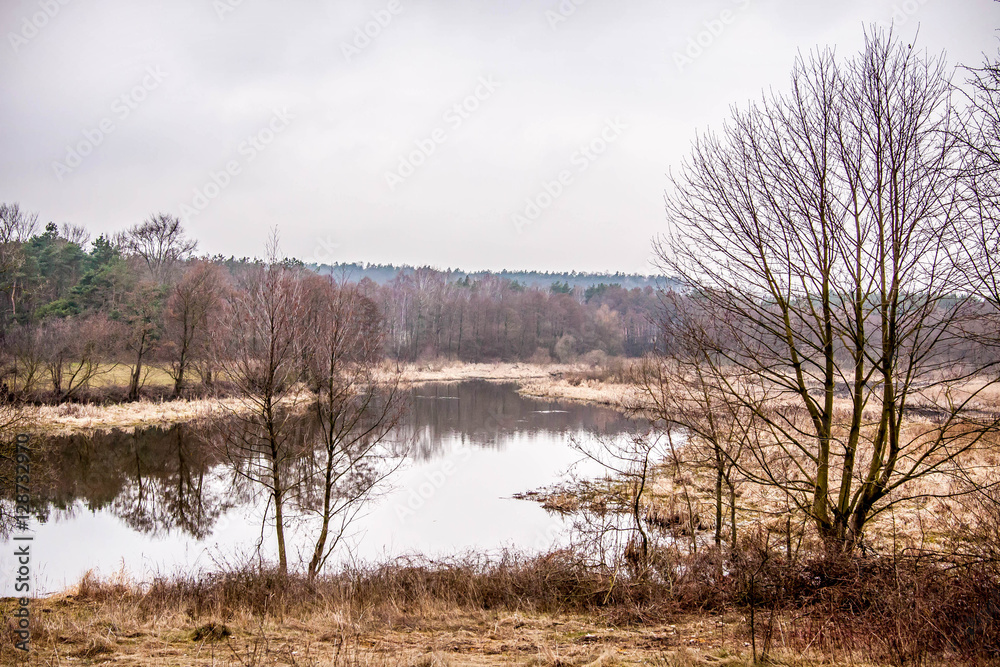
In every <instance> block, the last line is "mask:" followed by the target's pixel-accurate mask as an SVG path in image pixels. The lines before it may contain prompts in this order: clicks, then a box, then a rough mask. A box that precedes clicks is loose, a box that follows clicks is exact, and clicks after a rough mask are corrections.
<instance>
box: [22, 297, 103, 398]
mask: <svg viewBox="0 0 1000 667" xmlns="http://www.w3.org/2000/svg"><path fill="white" fill-rule="evenodd" d="M115 329H116V327H115V326H114V325H113V324H112V323H111V322H109V321H108V319H107V317H105V316H104V315H92V316H90V317H86V318H66V319H56V318H50V319H48V320H45V321H44V322H43V323H42V324H40V325H39V341H38V345H39V347H40V348H41V350H42V359H43V360H44V365H45V369H46V371H47V372H48V374H49V379H50V380H51V382H52V392H53V394H54V396H55V399H56V401H58V402H60V403H62V402H65V401H68V400H70V399H71V398H73V397H74V396H76V395H78V394H79V392H80V391H81V390H82V389H84V388H85V387H87V386H89V384H90V383H91V381H93V380H94V379H95V378H96V377H98V376H99V375H103V374H105V373H108V372H110V371H111V370H112V369H113V368H114V364H113V363H106V362H107V359H108V358H109V356H110V354H109V353H110V351H111V349H110V347H111V346H110V344H109V343H110V342H111V340H112V339H113V338H117V336H116V335H115ZM26 367H27V362H26Z"/></svg>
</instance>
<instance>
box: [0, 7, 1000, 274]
mask: <svg viewBox="0 0 1000 667" xmlns="http://www.w3.org/2000/svg"><path fill="white" fill-rule="evenodd" d="M894 16H895V26H896V30H897V31H899V32H900V33H901V34H902V35H903V36H904V38H905V39H906V40H907V41H912V40H913V37H914V35H915V34H916V33H917V31H918V29H919V37H918V38H917V45H918V46H920V47H923V48H926V49H928V50H930V51H932V52H935V53H937V52H940V51H945V52H946V53H947V56H948V60H949V62H950V63H951V64H953V65H957V64H971V65H975V64H979V63H980V62H981V61H982V59H983V53H984V52H986V53H992V54H995V53H996V51H997V44H998V42H997V34H998V33H996V29H997V28H998V27H1000V3H996V2H993V1H992V0H905V1H904V0H847V1H838V2H829V1H828V2H811V1H802V0H797V1H792V0H770V1H768V0H709V1H705V2H681V1H680V0H634V1H633V0H532V1H529V0H480V1H477V2H474V1H472V0H466V1H460V0H365V1H360V2H351V1H348V0H336V1H324V0H294V1H292V0H284V1H283V2H277V1H276V0H169V1H168V0H159V1H157V0H150V1H148V2H144V1H138V0H0V26H2V28H3V34H4V35H5V38H4V40H3V44H0V81H2V91H3V94H2V97H0V201H18V202H20V203H21V204H22V206H25V207H27V208H29V209H32V210H36V211H38V212H39V213H40V217H41V220H42V222H47V221H50V220H51V221H54V222H57V223H61V222H72V223H78V224H84V225H86V226H87V227H88V228H90V229H91V230H92V231H93V232H94V233H95V235H96V234H97V233H101V232H112V231H116V230H120V229H123V228H124V227H126V226H129V225H131V224H134V223H136V222H140V221H141V220H143V219H144V218H145V217H147V216H148V215H150V214H152V213H157V212H164V213H171V214H174V215H178V216H180V217H182V219H184V220H185V222H186V225H187V228H188V229H189V231H190V233H191V234H192V235H193V236H194V237H196V238H197V239H198V240H199V242H200V250H201V251H203V252H206V253H210V254H215V253H222V254H225V255H230V254H235V255H237V256H242V255H260V254H262V249H263V245H264V242H265V238H266V236H267V234H268V230H269V228H271V227H273V226H275V225H277V226H278V228H279V230H280V234H281V239H282V249H283V250H284V252H285V253H286V254H288V255H293V256H297V257H300V258H303V259H306V260H307V261H321V262H334V261H341V262H350V261H363V262H376V263H386V262H393V263H397V264H399V263H408V264H416V265H425V264H429V265H432V266H437V267H439V268H447V267H456V268H457V267H460V268H464V269H466V270H474V269H501V268H509V269H547V270H573V269H575V270H586V271H603V270H610V271H618V270H621V271H628V272H644V273H645V272H650V271H651V270H652V268H651V265H650V263H649V260H650V239H651V238H652V237H653V236H654V235H655V234H656V233H657V232H658V231H660V230H662V228H663V225H664V213H663V190H664V188H665V187H666V176H665V174H666V172H667V171H668V170H669V169H670V167H671V166H672V165H676V164H677V163H678V161H679V160H680V159H681V158H683V157H684V155H685V154H686V153H687V151H688V147H689V146H690V143H691V140H692V138H693V137H694V135H695V132H696V131H698V130H704V129H706V128H707V127H713V126H715V127H718V126H719V125H720V124H721V122H722V121H723V119H724V118H725V117H726V115H727V114H728V110H729V107H730V105H732V104H739V105H744V104H746V102H747V100H749V99H751V98H757V97H759V96H760V95H761V92H762V90H764V89H765V88H768V87H775V88H778V89H782V88H784V87H785V86H786V84H787V81H788V77H789V72H790V70H791V67H792V64H793V61H794V58H795V56H796V53H797V52H798V51H799V50H809V49H812V48H815V47H817V46H827V45H830V46H835V47H836V49H837V52H838V54H839V55H840V56H843V57H846V56H849V55H851V54H853V53H854V52H856V51H857V50H858V49H859V48H860V47H861V44H862V41H863V30H864V27H865V26H866V25H870V24H880V23H885V24H887V23H888V22H889V21H890V20H892V19H893V17H894Z"/></svg>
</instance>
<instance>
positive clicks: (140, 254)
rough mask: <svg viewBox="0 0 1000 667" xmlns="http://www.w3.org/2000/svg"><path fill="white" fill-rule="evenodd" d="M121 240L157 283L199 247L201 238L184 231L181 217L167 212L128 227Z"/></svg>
mask: <svg viewBox="0 0 1000 667" xmlns="http://www.w3.org/2000/svg"><path fill="white" fill-rule="evenodd" d="M120 244H121V245H122V247H123V250H124V251H125V252H126V254H130V255H133V256H135V257H137V258H138V259H139V260H140V261H141V263H142V265H143V266H144V267H145V269H146V271H147V272H148V274H149V277H150V279H151V280H153V281H154V282H157V283H165V282H169V281H170V279H171V278H172V277H173V273H174V270H175V268H176V267H177V265H178V263H179V262H181V261H182V260H185V259H187V258H188V257H190V256H191V254H192V253H193V252H194V251H195V250H196V249H197V248H198V242H197V241H195V240H193V239H190V238H188V237H187V235H186V234H185V232H184V228H183V226H182V225H181V221H180V220H178V219H177V218H176V217H174V216H172V215H167V214H164V213H157V214H155V215H152V216H150V217H149V218H147V219H146V220H145V221H144V222H142V223H140V224H138V225H135V226H133V227H131V228H129V229H128V230H127V231H126V232H125V233H124V234H123V235H122V237H121V239H120Z"/></svg>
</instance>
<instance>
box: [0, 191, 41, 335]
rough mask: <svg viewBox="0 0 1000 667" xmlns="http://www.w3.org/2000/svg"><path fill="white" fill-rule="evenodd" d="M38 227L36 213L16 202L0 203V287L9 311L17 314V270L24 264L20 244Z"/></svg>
mask: <svg viewBox="0 0 1000 667" xmlns="http://www.w3.org/2000/svg"><path fill="white" fill-rule="evenodd" d="M37 228H38V214H37V213H28V212H27V211H24V210H22V209H21V206H20V205H19V204H17V203H13V204H0V289H3V290H4V291H6V292H7V294H8V298H9V300H10V311H11V314H12V315H13V316H15V317H16V316H17V293H18V278H17V271H18V269H20V268H21V266H22V265H23V264H24V255H23V253H22V250H21V246H22V245H23V244H24V243H25V242H26V241H27V240H28V239H30V238H31V237H32V235H33V234H34V233H35V231H36V229H37Z"/></svg>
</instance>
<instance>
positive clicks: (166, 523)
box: [4, 424, 238, 538]
mask: <svg viewBox="0 0 1000 667" xmlns="http://www.w3.org/2000/svg"><path fill="white" fill-rule="evenodd" d="M203 429H204V426H203V425H199V424H182V425H177V426H173V427H171V428H169V429H161V428H148V429H137V430H136V431H135V432H134V433H127V432H123V431H118V430H116V431H110V432H101V433H92V434H74V435H68V436H52V437H44V438H42V437H39V438H38V439H37V440H36V449H35V456H34V462H33V465H32V480H31V481H32V501H33V509H34V513H35V518H36V520H38V521H40V522H45V521H47V520H48V519H49V516H50V514H51V513H52V512H53V511H59V512H66V513H70V514H72V511H73V508H74V507H75V506H76V504H77V502H78V501H82V503H83V505H84V506H85V507H86V508H87V509H88V510H90V511H99V510H102V509H107V510H108V511H110V512H111V513H112V514H114V515H115V516H117V517H119V518H121V519H122V520H123V521H124V522H125V523H126V524H128V526H129V527H131V528H132V529H134V530H137V531H140V532H144V533H151V534H154V535H157V534H163V533H169V532H172V531H175V530H181V531H184V532H185V533H188V534H190V535H192V536H194V537H196V538H202V537H205V536H207V535H208V534H209V533H210V532H211V530H212V526H213V525H214V523H215V521H216V520H217V519H218V518H219V516H220V515H221V514H222V513H223V512H225V511H227V510H228V509H230V508H231V507H233V506H234V505H235V504H236V503H237V502H238V497H236V496H234V494H233V493H232V489H231V488H230V486H229V485H228V483H227V482H226V480H225V479H224V477H222V476H220V475H219V474H218V473H216V471H215V470H213V468H214V467H215V466H217V464H218V460H217V459H216V458H215V457H214V456H213V454H212V451H211V448H210V447H208V446H206V443H205V442H204V440H203V438H202V437H201V436H200V433H201V432H202V430H203ZM4 493H5V494H6V493H8V491H7V490H6V489H5V490H4Z"/></svg>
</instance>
